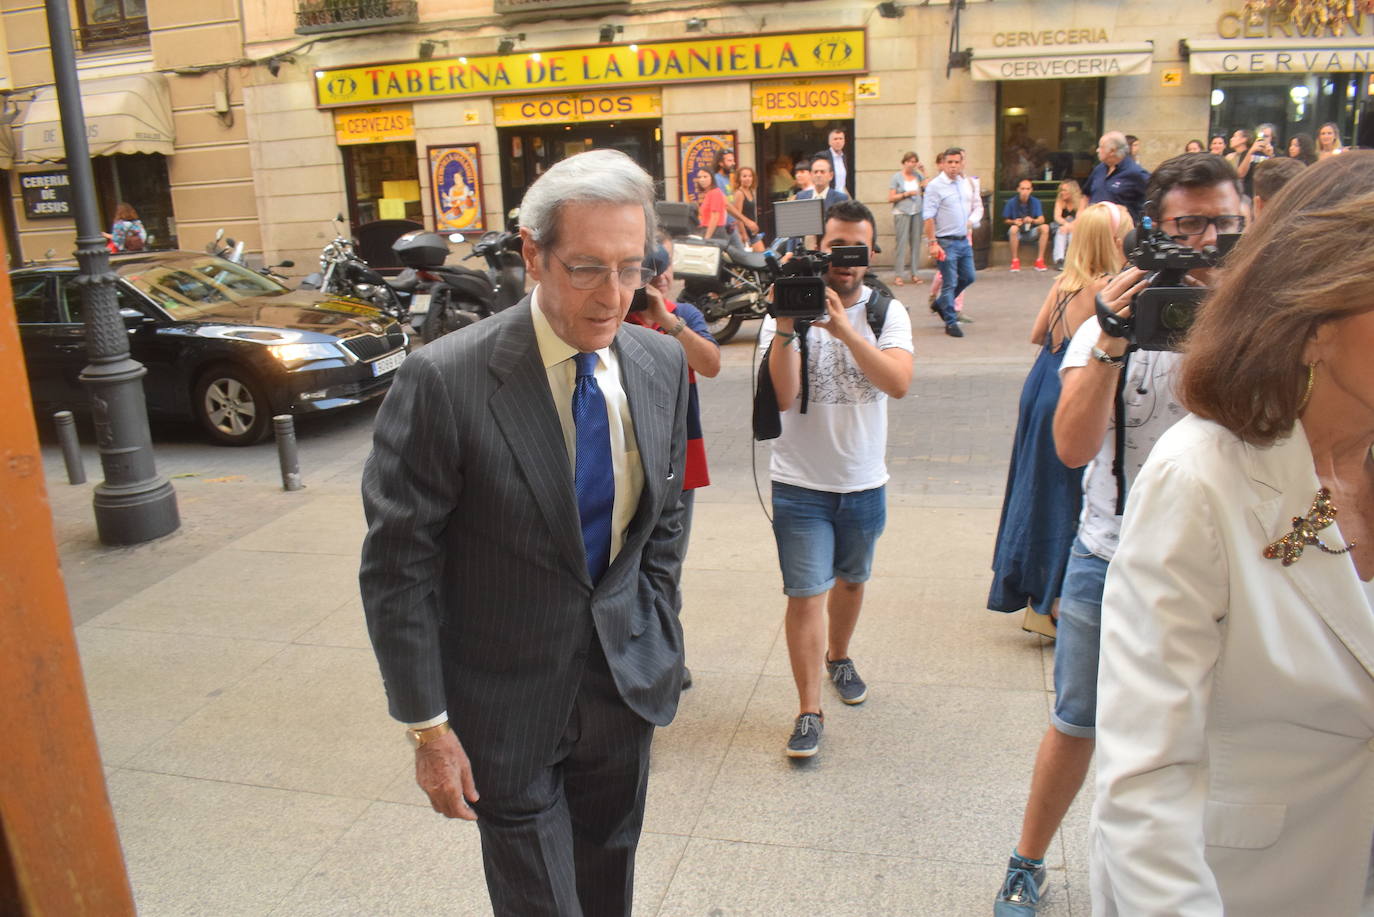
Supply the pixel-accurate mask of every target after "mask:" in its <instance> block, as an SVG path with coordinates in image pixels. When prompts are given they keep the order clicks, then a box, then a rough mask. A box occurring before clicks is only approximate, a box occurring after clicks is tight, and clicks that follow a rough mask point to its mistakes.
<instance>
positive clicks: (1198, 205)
mask: <svg viewBox="0 0 1374 917" xmlns="http://www.w3.org/2000/svg"><path fill="white" fill-rule="evenodd" d="M1145 198H1146V199H1145V216H1147V217H1149V218H1150V219H1151V220H1152V221H1153V222H1154V223H1155V225H1156V226H1158V227H1159V229H1161V230H1162V231H1163V232H1164V233H1165V234H1167V235H1168V236H1170V237H1171V238H1172V239H1173V240H1174V241H1176V242H1178V243H1180V244H1183V245H1187V246H1189V247H1191V248H1193V249H1194V250H1196V251H1202V250H1203V249H1204V248H1205V247H1207V246H1215V245H1216V244H1217V236H1218V234H1229V233H1238V232H1241V231H1243V230H1244V228H1245V218H1244V217H1243V216H1242V215H1241V214H1242V213H1243V210H1242V204H1241V197H1240V188H1239V185H1238V182H1237V177H1236V171H1235V168H1234V167H1233V166H1232V165H1231V164H1230V163H1228V162H1227V161H1226V160H1225V159H1222V158H1221V157H1220V156H1214V155H1212V154H1210V153H1185V154H1183V155H1182V156H1175V157H1174V158H1173V159H1170V160H1168V161H1166V162H1164V163H1163V164H1162V165H1160V167H1159V168H1158V169H1157V170H1155V172H1154V174H1153V175H1152V176H1151V177H1150V184H1149V187H1148V188H1147V190H1146V195H1145ZM1211 273H1212V269H1211V268H1200V269H1196V270H1194V271H1192V272H1190V273H1189V275H1188V276H1187V277H1186V278H1185V283H1188V284H1190V285H1201V286H1206V285H1207V284H1208V281H1209V278H1210V275H1211ZM1148 285H1149V279H1148V277H1147V274H1146V272H1145V271H1143V270H1141V269H1139V268H1135V267H1128V268H1127V269H1126V270H1124V271H1122V272H1121V273H1120V274H1119V275H1117V276H1116V277H1115V278H1114V279H1113V280H1112V281H1111V282H1110V283H1109V284H1108V285H1107V286H1106V287H1105V288H1104V289H1103V291H1102V294H1101V299H1102V301H1103V303H1105V304H1106V305H1107V307H1108V308H1110V309H1111V310H1112V311H1113V312H1115V313H1117V314H1118V315H1120V316H1122V317H1123V318H1124V317H1127V316H1129V315H1130V308H1131V303H1132V302H1133V301H1134V300H1135V297H1136V296H1137V294H1139V293H1140V292H1141V291H1143V290H1144V289H1146V287H1147V286H1148ZM1127 346H1128V342H1127V341H1126V339H1125V338H1119V337H1112V336H1110V335H1108V334H1107V333H1106V332H1105V331H1103V329H1102V326H1101V324H1100V323H1099V322H1098V320H1097V318H1096V317H1094V318H1091V319H1089V320H1088V321H1086V322H1084V323H1083V325H1082V326H1080V327H1079V329H1078V331H1077V332H1076V333H1075V334H1074V337H1073V340H1072V341H1071V342H1070V344H1069V349H1068V351H1067V352H1066V353H1065V354H1064V362H1063V364H1062V366H1061V368H1060V371H1059V373H1060V379H1061V382H1062V390H1061V392H1060V395H1059V406H1058V408H1057V410H1056V411H1055V416H1054V440H1055V449H1056V451H1057V452H1058V454H1059V458H1060V460H1062V461H1063V462H1064V464H1065V465H1068V466H1069V467H1071V468H1078V467H1082V466H1084V465H1086V466H1087V468H1086V470H1085V471H1084V474H1083V512H1082V515H1081V516H1080V517H1079V526H1078V537H1077V538H1076V539H1075V540H1074V544H1073V548H1072V549H1071V551H1070V555H1069V562H1068V567H1067V569H1066V571H1065V574H1064V585H1063V590H1062V593H1061V595H1060V598H1059V619H1058V635H1057V638H1056V640H1055V646H1054V688H1055V706H1054V712H1053V714H1052V715H1051V725H1050V727H1049V728H1048V729H1047V730H1046V731H1045V735H1044V738H1042V739H1041V742H1040V748H1039V751H1038V752H1037V754H1036V758H1035V769H1034V772H1033V774H1032V777H1031V787H1030V798H1029V799H1028V800H1027V803H1026V810H1025V814H1024V816H1023V819H1022V823H1021V835H1020V838H1019V840H1018V841H1017V844H1016V847H1015V848H1014V849H1013V851H1012V856H1011V861H1010V863H1009V864H1008V866H1007V873H1006V876H1005V878H1004V880H1003V883H1002V888H1001V891H1000V892H999V893H998V896H997V900H996V903H995V905H994V910H993V913H994V915H996V917H1030V915H1034V914H1036V913H1037V912H1038V910H1039V906H1040V901H1041V898H1042V896H1043V894H1044V893H1045V888H1046V884H1047V881H1048V877H1047V872H1046V870H1045V863H1044V860H1045V853H1046V851H1048V850H1049V846H1050V841H1051V840H1052V839H1053V838H1054V835H1055V832H1057V831H1058V830H1059V825H1060V823H1061V822H1062V821H1063V819H1064V814H1065V813H1066V812H1067V811H1068V809H1069V806H1070V804H1071V803H1072V802H1073V800H1074V797H1075V796H1077V795H1078V790H1079V788H1080V787H1081V786H1082V785H1083V779H1084V777H1085V775H1086V774H1087V771H1088V765H1089V764H1090V763H1091V761H1092V755H1093V744H1094V729H1095V725H1096V712H1097V657H1098V636H1099V627H1100V621H1101V616H1102V590H1103V586H1104V583H1105V580H1106V575H1107V565H1108V563H1109V562H1110V561H1111V559H1112V555H1113V554H1114V553H1115V551H1116V546H1117V542H1118V539H1119V537H1120V533H1121V516H1120V515H1119V514H1118V511H1117V507H1118V505H1119V504H1118V497H1120V498H1121V501H1122V502H1123V503H1124V498H1125V494H1124V493H1120V494H1119V493H1118V487H1119V480H1120V481H1123V482H1124V486H1125V487H1129V483H1130V481H1131V480H1133V479H1134V477H1135V475H1136V474H1137V473H1138V472H1139V471H1140V467H1141V465H1142V464H1144V462H1145V458H1146V456H1148V455H1149V452H1150V449H1151V447H1153V446H1154V444H1155V442H1156V441H1158V440H1159V438H1160V436H1162V435H1163V434H1164V431H1165V430H1167V429H1169V427H1171V426H1173V425H1174V424H1175V423H1177V422H1178V421H1179V420H1180V419H1182V418H1183V416H1184V415H1185V414H1186V413H1187V412H1186V411H1185V410H1184V409H1183V408H1182V407H1181V406H1180V405H1179V403H1178V399H1177V398H1176V397H1175V396H1174V382H1175V378H1176V375H1177V372H1178V366H1179V363H1180V359H1181V358H1180V355H1179V354H1177V353H1174V352H1171V351H1146V350H1140V351H1136V352H1134V353H1132V354H1131V355H1130V357H1129V359H1127V356H1126V350H1127ZM1123 373H1124V374H1125V380H1124V387H1123V389H1122V391H1123V393H1124V395H1123V400H1124V414H1123V416H1124V420H1125V427H1126V436H1125V444H1126V445H1125V450H1124V452H1123V455H1122V466H1121V469H1122V473H1123V477H1122V478H1120V479H1118V476H1117V474H1116V473H1115V471H1114V465H1115V463H1116V459H1117V455H1116V437H1115V436H1114V435H1113V433H1114V429H1115V428H1114V419H1115V406H1116V395H1117V389H1118V382H1119V378H1120V376H1121V375H1122V374H1123Z"/></svg>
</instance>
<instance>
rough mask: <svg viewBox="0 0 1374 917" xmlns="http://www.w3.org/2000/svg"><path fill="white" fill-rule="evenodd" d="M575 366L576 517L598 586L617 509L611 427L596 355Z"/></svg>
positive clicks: (582, 357) (608, 559) (607, 560)
mask: <svg viewBox="0 0 1374 917" xmlns="http://www.w3.org/2000/svg"><path fill="white" fill-rule="evenodd" d="M573 363H574V365H576V367H577V385H576V387H574V388H573V398H572V415H573V423H574V424H575V425H576V427H577V462H576V467H575V468H574V469H573V489H574V490H575V491H576V492H577V513H578V515H579V516H581V518H582V545H583V548H584V549H585V550H586V552H587V574H588V575H589V576H590V577H591V579H592V583H593V584H596V583H597V582H599V581H600V580H601V577H602V575H604V574H605V572H606V568H607V567H608V566H610V562H611V510H612V509H613V508H614V506H615V467H614V466H613V465H612V464H611V425H610V421H609V419H608V418H607V416H606V396H605V395H603V394H602V393H601V387H600V386H599V385H597V384H596V378H595V376H593V375H592V372H593V371H594V370H595V369H596V354H594V353H579V354H576V355H575V356H573Z"/></svg>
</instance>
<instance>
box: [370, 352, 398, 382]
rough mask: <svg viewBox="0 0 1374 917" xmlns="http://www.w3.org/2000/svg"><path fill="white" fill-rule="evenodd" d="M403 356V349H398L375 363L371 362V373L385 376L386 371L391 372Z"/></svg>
mask: <svg viewBox="0 0 1374 917" xmlns="http://www.w3.org/2000/svg"><path fill="white" fill-rule="evenodd" d="M405 358H406V352H405V351H404V350H398V351H396V352H395V353H393V354H390V355H388V356H385V357H382V358H381V359H380V360H378V361H377V362H376V363H373V364H372V375H374V376H385V375H386V374H387V373H389V372H392V371H393V370H395V369H396V367H398V366H400V365H401V361H402V360H404V359H405Z"/></svg>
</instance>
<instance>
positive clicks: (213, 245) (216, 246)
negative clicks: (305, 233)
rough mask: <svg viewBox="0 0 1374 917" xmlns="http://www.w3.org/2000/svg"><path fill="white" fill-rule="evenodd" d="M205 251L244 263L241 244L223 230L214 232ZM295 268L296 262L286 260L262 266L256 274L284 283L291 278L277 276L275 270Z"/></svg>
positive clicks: (282, 275)
mask: <svg viewBox="0 0 1374 917" xmlns="http://www.w3.org/2000/svg"><path fill="white" fill-rule="evenodd" d="M205 251H206V252H207V253H208V254H211V255H214V256H215V257H217V258H223V259H224V260H225V261H232V262H234V263H235V264H243V263H244V261H243V243H242V242H235V241H234V239H233V237H232V236H226V235H225V234H224V230H223V229H217V230H215V238H214V239H212V240H211V241H210V242H208V243H206V245H205ZM295 266H296V262H294V261H291V260H289V259H288V260H286V261H279V262H277V263H276V264H264V265H263V266H262V267H260V268H258V273H259V274H261V275H263V276H264V277H271V278H272V279H273V280H279V281H281V282H282V283H286V282H287V281H288V280H290V279H291V278H289V277H287V276H286V275H285V274H278V273H277V268H279V267H295Z"/></svg>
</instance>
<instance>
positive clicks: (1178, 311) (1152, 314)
mask: <svg viewBox="0 0 1374 917" xmlns="http://www.w3.org/2000/svg"><path fill="white" fill-rule="evenodd" d="M1139 233H1140V234H1143V238H1137V235H1138V234H1137V232H1136V231H1132V232H1131V233H1130V234H1129V235H1127V236H1126V242H1125V248H1126V257H1127V258H1128V259H1130V262H1131V264H1133V265H1135V266H1136V267H1138V268H1140V269H1141V270H1142V271H1152V272H1153V273H1152V274H1151V275H1150V277H1149V278H1148V280H1149V284H1150V285H1149V287H1148V288H1146V289H1144V290H1141V291H1140V293H1139V294H1138V295H1137V296H1136V298H1135V300H1134V301H1133V302H1132V303H1131V316H1130V318H1122V317H1121V316H1119V315H1117V314H1116V313H1115V312H1113V311H1112V310H1111V309H1109V308H1108V307H1107V304H1106V303H1104V302H1103V301H1102V297H1101V296H1098V297H1097V320H1098V322H1099V323H1100V324H1101V325H1102V330H1104V331H1106V332H1107V334H1109V335H1111V336H1112V337H1118V338H1125V339H1126V340H1128V341H1130V343H1131V346H1133V347H1134V348H1135V349H1137V350H1177V349H1178V345H1179V343H1180V342H1181V341H1182V340H1183V336H1184V335H1185V334H1186V333H1187V332H1188V329H1189V328H1190V327H1191V326H1192V324H1193V319H1194V318H1195V317H1196V315H1197V307H1198V303H1200V302H1202V300H1203V298H1204V297H1205V296H1206V295H1207V290H1206V289H1205V288H1203V287H1196V286H1188V285H1186V284H1184V282H1183V276H1184V275H1185V274H1187V273H1188V272H1189V271H1191V270H1196V269H1197V268H1205V267H1216V266H1217V265H1219V264H1221V262H1222V260H1223V259H1224V258H1225V257H1226V255H1227V253H1228V252H1230V251H1231V249H1232V248H1234V247H1235V244H1236V241H1237V240H1238V239H1239V238H1240V235H1239V234H1238V233H1223V234H1221V235H1218V236H1217V244H1216V245H1208V246H1205V247H1203V249H1202V251H1197V250H1196V249H1194V248H1193V247H1192V246H1190V245H1187V244H1185V243H1182V242H1178V241H1176V240H1174V239H1173V238H1172V237H1170V236H1168V235H1166V234H1165V233H1164V232H1163V231H1161V230H1160V229H1158V228H1156V227H1155V226H1154V224H1153V222H1152V221H1151V220H1150V218H1149V217H1145V218H1144V219H1143V220H1142V221H1141V223H1140V230H1139Z"/></svg>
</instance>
